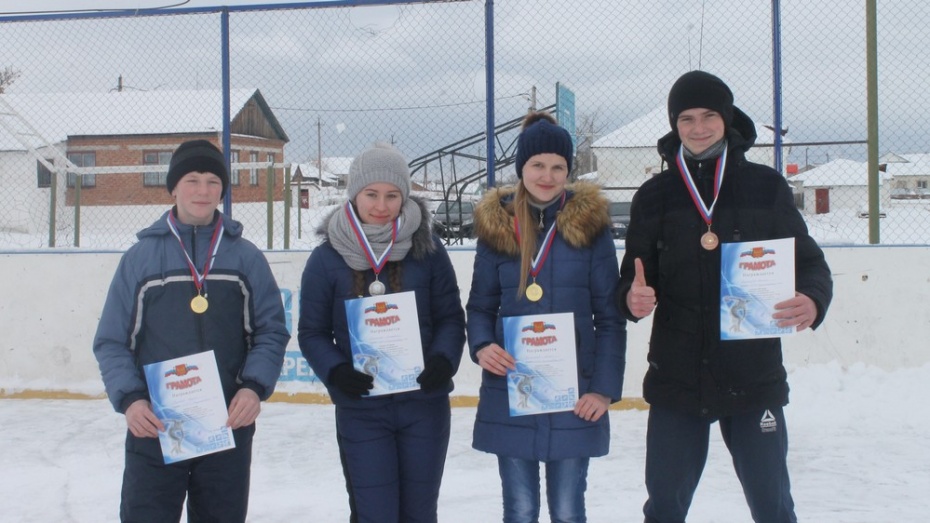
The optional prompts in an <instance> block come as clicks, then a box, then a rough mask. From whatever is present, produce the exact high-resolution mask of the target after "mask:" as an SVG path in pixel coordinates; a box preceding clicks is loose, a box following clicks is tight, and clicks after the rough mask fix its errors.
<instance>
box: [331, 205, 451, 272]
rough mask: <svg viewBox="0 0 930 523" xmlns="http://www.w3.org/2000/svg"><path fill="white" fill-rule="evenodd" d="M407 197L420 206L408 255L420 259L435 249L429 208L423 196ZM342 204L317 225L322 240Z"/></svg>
mask: <svg viewBox="0 0 930 523" xmlns="http://www.w3.org/2000/svg"><path fill="white" fill-rule="evenodd" d="M409 198H410V200H411V201H413V202H414V203H416V204H417V205H418V206H419V207H420V216H421V220H420V227H419V228H417V230H416V232H414V233H413V238H412V242H413V245H412V246H411V248H410V252H409V253H408V255H409V256H413V257H414V258H416V259H418V260H420V259H423V258H424V257H426V256H428V255H429V254H430V253H432V252H433V251H435V250H436V244H435V243H434V242H433V230H432V214H431V213H430V211H429V208H427V206H426V201H425V200H424V199H423V198H420V197H419V196H414V195H410V196H409ZM344 205H345V202H342V203H341V204H339V206H338V207H336V208H335V209H333V210H332V211H331V212H330V213H329V214H327V215H326V217H325V218H323V222H322V223H320V226H319V227H317V229H316V233H317V234H318V235H320V236H322V237H323V239H324V240H327V241H329V232H328V231H329V221H330V220H332V219H333V216H334V215H335V214H336V213H337V212H343V206H344Z"/></svg>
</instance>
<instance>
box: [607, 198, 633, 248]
mask: <svg viewBox="0 0 930 523" xmlns="http://www.w3.org/2000/svg"><path fill="white" fill-rule="evenodd" d="M630 205H632V202H610V207H609V208H608V211H607V212H608V213H610V234H611V235H612V236H613V237H614V239H615V240H622V239H623V238H626V228H627V227H628V226H629V225H630Z"/></svg>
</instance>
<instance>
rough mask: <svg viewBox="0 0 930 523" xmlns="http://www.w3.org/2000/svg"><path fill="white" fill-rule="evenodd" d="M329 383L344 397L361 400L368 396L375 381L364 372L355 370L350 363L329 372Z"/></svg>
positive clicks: (340, 365)
mask: <svg viewBox="0 0 930 523" xmlns="http://www.w3.org/2000/svg"><path fill="white" fill-rule="evenodd" d="M329 382H330V383H331V384H332V385H333V386H334V387H336V388H337V389H339V390H340V391H342V392H343V393H344V394H345V395H347V396H351V397H353V398H361V397H362V396H367V395H368V391H369V390H371V388H372V387H373V386H374V385H373V384H374V382H375V379H374V378H373V377H371V376H369V375H368V374H365V373H364V372H359V371H357V370H355V369H354V368H353V367H352V364H351V363H342V364H339V365H336V366H335V367H333V370H331V371H329Z"/></svg>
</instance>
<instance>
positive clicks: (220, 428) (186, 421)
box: [143, 350, 236, 464]
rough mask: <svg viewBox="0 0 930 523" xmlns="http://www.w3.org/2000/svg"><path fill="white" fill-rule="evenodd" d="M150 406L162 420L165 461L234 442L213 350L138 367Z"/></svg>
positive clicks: (178, 459) (230, 445) (229, 445)
mask: <svg viewBox="0 0 930 523" xmlns="http://www.w3.org/2000/svg"><path fill="white" fill-rule="evenodd" d="M143 371H144V372H145V380H146V382H147V383H148V389H149V396H150V397H151V401H152V410H153V411H154V412H155V415H156V416H158V419H159V420H161V422H162V423H163V424H164V425H165V430H164V432H159V433H158V440H159V442H160V443H161V453H162V456H163V457H164V460H165V464H169V463H175V462H177V461H183V460H186V459H191V458H196V457H197V456H203V455H205V454H212V453H214V452H220V451H221V450H226V449H231V448H234V447H235V446H236V442H235V440H234V439H233V433H232V429H231V428H229V427H227V426H226V420H227V419H228V418H229V414H228V412H227V409H226V399H225V397H224V396H223V386H222V384H221V383H220V373H219V371H218V370H217V367H216V357H215V356H214V354H213V351H212V350H210V351H207V352H201V353H197V354H191V355H190V356H183V357H180V358H174V359H171V360H166V361H162V362H158V363H150V364H148V365H145V366H144V367H143Z"/></svg>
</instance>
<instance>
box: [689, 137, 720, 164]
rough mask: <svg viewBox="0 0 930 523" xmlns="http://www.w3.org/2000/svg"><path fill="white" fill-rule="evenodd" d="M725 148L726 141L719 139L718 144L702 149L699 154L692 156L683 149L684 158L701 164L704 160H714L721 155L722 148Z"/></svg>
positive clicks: (692, 154)
mask: <svg viewBox="0 0 930 523" xmlns="http://www.w3.org/2000/svg"><path fill="white" fill-rule="evenodd" d="M726 146H727V139H726V138H721V139H720V141H719V142H717V143H715V144H713V145H711V146H710V147H708V148H707V149H704V151H702V152H701V153H700V154H694V153H692V152H691V151H689V150H688V148H687V147H685V158H688V159H691V160H697V161H699V162H703V161H704V160H709V159H711V158H716V157H718V156H720V155H721V154H723V150H724V148H726Z"/></svg>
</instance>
